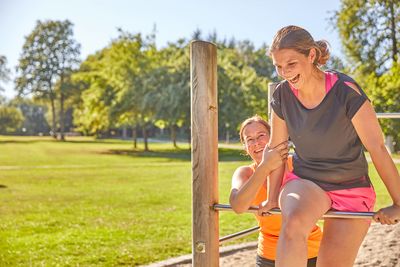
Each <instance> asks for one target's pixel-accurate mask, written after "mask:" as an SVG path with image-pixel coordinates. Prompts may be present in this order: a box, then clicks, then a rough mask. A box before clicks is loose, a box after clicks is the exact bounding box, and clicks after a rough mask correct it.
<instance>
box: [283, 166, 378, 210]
mask: <svg viewBox="0 0 400 267" xmlns="http://www.w3.org/2000/svg"><path fill="white" fill-rule="evenodd" d="M297 179H301V178H300V177H298V176H297V175H295V174H294V173H293V172H287V173H286V175H285V176H284V178H283V181H282V187H283V186H284V185H285V184H287V183H288V182H290V181H292V180H297ZM282 187H281V188H282ZM325 193H326V194H327V195H328V196H329V198H330V199H331V201H332V205H331V210H335V211H352V212H368V211H373V210H374V205H375V200H376V194H375V190H374V188H373V187H372V185H371V186H370V187H355V188H350V189H340V190H333V191H325Z"/></svg>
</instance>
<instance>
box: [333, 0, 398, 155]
mask: <svg viewBox="0 0 400 267" xmlns="http://www.w3.org/2000/svg"><path fill="white" fill-rule="evenodd" d="M341 3H342V4H341V7H340V10H339V11H337V12H336V13H335V14H334V16H333V17H332V18H331V19H332V22H333V24H334V27H337V28H338V30H339V35H340V37H341V42H342V44H343V47H344V49H345V52H346V55H347V56H348V61H349V65H348V66H349V67H350V72H351V74H352V76H353V77H354V78H355V79H356V80H357V82H358V83H359V84H360V85H361V86H362V87H363V88H364V90H365V91H366V92H367V95H368V96H369V97H370V99H371V100H372V103H373V105H374V106H375V109H376V110H377V111H378V112H400V102H399V101H400V95H399V92H400V75H399V73H400V72H399V70H400V69H399V63H400V61H399V60H400V58H399V54H400V50H399V47H400V36H399V30H400V2H399V1H395V0H368V1H365V0H342V1H341ZM380 122H381V125H382V128H383V130H384V133H385V134H387V135H392V136H394V137H395V142H396V145H395V147H396V149H400V138H399V137H400V136H399V132H400V123H399V121H398V120H394V119H383V120H380Z"/></svg>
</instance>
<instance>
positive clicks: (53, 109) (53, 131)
mask: <svg viewBox="0 0 400 267" xmlns="http://www.w3.org/2000/svg"><path fill="white" fill-rule="evenodd" d="M50 104H51V136H53V138H54V139H57V129H56V107H55V104H54V98H53V96H50Z"/></svg>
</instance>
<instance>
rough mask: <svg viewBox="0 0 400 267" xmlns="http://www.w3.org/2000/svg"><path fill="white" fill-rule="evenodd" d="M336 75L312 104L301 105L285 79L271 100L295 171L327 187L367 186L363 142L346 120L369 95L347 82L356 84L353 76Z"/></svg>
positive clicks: (334, 188)
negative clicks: (284, 127)
mask: <svg viewBox="0 0 400 267" xmlns="http://www.w3.org/2000/svg"><path fill="white" fill-rule="evenodd" d="M336 74H337V75H338V80H337V81H336V83H335V84H334V85H333V87H332V88H331V89H330V90H329V91H328V93H327V94H326V95H325V97H324V99H323V100H322V102H321V103H320V104H319V105H318V106H316V107H315V108H312V109H308V108H306V107H304V106H303V105H302V103H301V102H300V101H299V100H298V98H297V97H296V96H295V95H294V93H293V91H292V90H291V88H290V86H289V84H288V82H287V81H284V82H281V83H280V84H279V85H278V86H277V88H276V90H275V92H274V94H273V97H272V102H271V106H272V108H273V110H274V111H275V113H276V114H277V115H278V116H279V117H280V118H281V119H283V120H285V122H286V125H287V128H288V132H289V136H290V139H291V141H292V142H293V143H294V145H295V155H294V157H293V172H294V174H296V175H297V176H299V177H301V178H303V179H307V180H312V181H314V182H316V183H317V184H319V185H320V186H321V185H323V186H321V187H322V188H324V189H325V190H327V191H330V190H337V189H345V188H354V187H367V186H370V181H369V179H368V164H367V161H366V159H365V156H364V153H363V146H362V143H361V140H360V138H359V137H358V135H357V133H356V131H355V129H354V127H353V124H352V122H351V119H352V118H353V116H354V115H355V114H356V113H357V111H358V110H359V108H360V107H361V106H362V105H363V104H364V102H365V101H367V100H368V97H367V96H366V95H365V93H364V92H363V91H362V90H361V88H359V89H360V92H361V94H359V93H358V92H356V91H355V90H354V89H352V88H351V87H350V86H348V85H347V84H346V82H351V83H353V84H355V85H357V83H356V82H355V81H354V80H353V79H351V78H350V77H348V76H347V75H344V74H342V73H339V72H336ZM357 86H358V85H357ZM358 87H359V86H358Z"/></svg>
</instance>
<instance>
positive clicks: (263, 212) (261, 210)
mask: <svg viewBox="0 0 400 267" xmlns="http://www.w3.org/2000/svg"><path fill="white" fill-rule="evenodd" d="M278 207H279V205H278V202H271V201H269V200H265V201H263V202H262V203H261V204H260V205H259V206H258V211H257V214H258V216H269V215H271V214H270V213H269V212H268V211H269V210H271V209H273V208H278Z"/></svg>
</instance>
